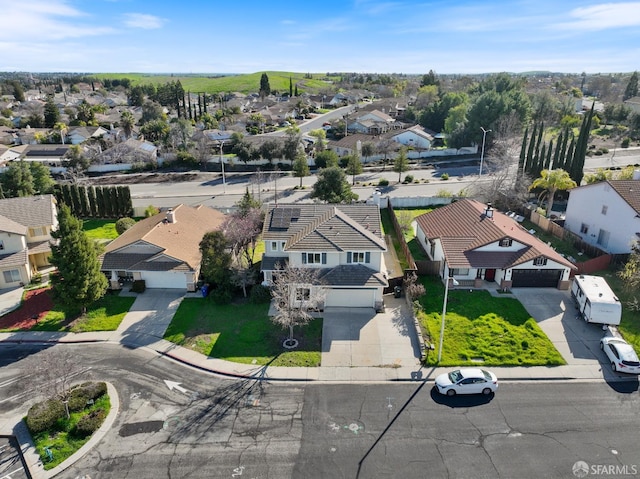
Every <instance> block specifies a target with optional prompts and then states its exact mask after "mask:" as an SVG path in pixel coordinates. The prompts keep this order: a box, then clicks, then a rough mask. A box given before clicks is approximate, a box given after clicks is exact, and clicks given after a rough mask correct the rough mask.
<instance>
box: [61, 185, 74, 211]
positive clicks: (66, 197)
mask: <svg viewBox="0 0 640 479" xmlns="http://www.w3.org/2000/svg"><path fill="white" fill-rule="evenodd" d="M60 190H61V193H62V204H65V205H67V206H68V207H69V208H71V207H72V206H73V200H72V199H71V185H69V184H64V185H62V187H61V188H60Z"/></svg>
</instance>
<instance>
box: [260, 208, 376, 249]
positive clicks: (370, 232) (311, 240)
mask: <svg viewBox="0 0 640 479" xmlns="http://www.w3.org/2000/svg"><path fill="white" fill-rule="evenodd" d="M287 210H292V211H293V217H291V220H290V221H289V220H287V221H286V222H285V223H279V222H277V221H275V220H274V213H275V214H276V217H277V215H278V213H281V212H283V211H284V212H285V213H287V214H285V217H287V218H288V217H289V216H288V213H289V212H288V211H287ZM262 238H263V239H264V240H265V241H270V240H281V241H286V242H287V244H286V245H285V250H286V251H353V250H381V251H386V249H387V247H386V244H385V242H384V239H383V236H382V225H381V221H380V210H379V208H378V207H377V206H375V205H362V204H358V205H316V204H314V205H303V204H296V205H282V204H280V205H278V206H277V207H276V206H271V207H270V208H269V211H268V212H267V215H266V218H265V222H264V228H263V231H262Z"/></svg>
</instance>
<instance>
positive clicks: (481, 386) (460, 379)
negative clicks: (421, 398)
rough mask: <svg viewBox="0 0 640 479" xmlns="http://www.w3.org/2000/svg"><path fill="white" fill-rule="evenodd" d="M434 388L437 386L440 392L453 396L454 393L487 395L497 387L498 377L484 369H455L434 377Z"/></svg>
mask: <svg viewBox="0 0 640 479" xmlns="http://www.w3.org/2000/svg"><path fill="white" fill-rule="evenodd" d="M436 388H438V392H439V393H440V394H446V395H447V396H455V395H456V394H484V395H488V394H491V393H494V392H496V389H498V378H497V377H496V375H495V374H493V373H492V372H491V371H487V370H486V369H480V368H464V369H456V370H455V371H451V372H450V373H445V374H441V375H440V376H438V377H437V378H436Z"/></svg>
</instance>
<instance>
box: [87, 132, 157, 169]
mask: <svg viewBox="0 0 640 479" xmlns="http://www.w3.org/2000/svg"><path fill="white" fill-rule="evenodd" d="M97 160H98V163H99V164H116V163H126V164H134V163H155V162H156V161H157V160H158V148H157V147H156V146H155V145H154V144H153V143H151V142H150V141H145V140H136V139H134V138H129V139H128V140H126V141H123V142H122V143H117V144H116V145H114V146H112V147H111V148H109V149H108V150H105V151H103V152H102V153H101V154H99V155H98V157H97Z"/></svg>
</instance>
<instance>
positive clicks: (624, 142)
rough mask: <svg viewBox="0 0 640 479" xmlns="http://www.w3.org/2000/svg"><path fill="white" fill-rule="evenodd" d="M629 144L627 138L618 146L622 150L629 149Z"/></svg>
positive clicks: (629, 140) (629, 141)
mask: <svg viewBox="0 0 640 479" xmlns="http://www.w3.org/2000/svg"><path fill="white" fill-rule="evenodd" d="M629 143H631V139H630V138H629V137H627V138H625V139H624V140H622V144H621V145H620V146H621V147H622V148H629Z"/></svg>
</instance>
